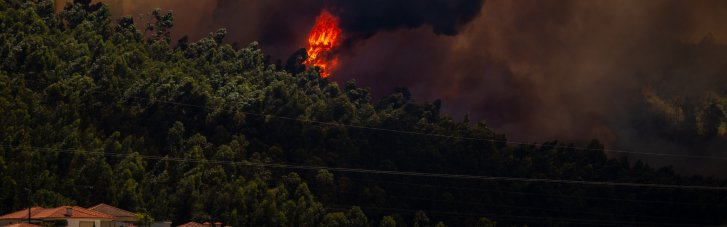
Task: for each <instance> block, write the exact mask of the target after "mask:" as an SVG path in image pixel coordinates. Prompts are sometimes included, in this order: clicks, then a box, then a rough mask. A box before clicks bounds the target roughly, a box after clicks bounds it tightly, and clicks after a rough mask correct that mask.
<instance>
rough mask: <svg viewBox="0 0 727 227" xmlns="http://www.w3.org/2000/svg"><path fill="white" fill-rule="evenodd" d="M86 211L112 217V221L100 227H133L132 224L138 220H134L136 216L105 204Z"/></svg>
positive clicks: (103, 223) (102, 223)
mask: <svg viewBox="0 0 727 227" xmlns="http://www.w3.org/2000/svg"><path fill="white" fill-rule="evenodd" d="M88 209H89V210H93V211H96V212H101V213H104V214H108V215H111V217H113V220H112V221H105V222H101V226H100V227H131V226H134V223H136V222H137V221H139V219H137V218H136V214H134V213H132V212H130V211H127V210H124V209H121V208H118V207H114V206H111V205H108V204H105V203H101V204H98V205H95V206H92V207H89V208H88Z"/></svg>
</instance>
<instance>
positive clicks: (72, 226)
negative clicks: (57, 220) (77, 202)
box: [66, 218, 101, 227]
mask: <svg viewBox="0 0 727 227" xmlns="http://www.w3.org/2000/svg"><path fill="white" fill-rule="evenodd" d="M66 221H67V222H68V226H67V227H101V220H100V219H87V218H69V219H66Z"/></svg>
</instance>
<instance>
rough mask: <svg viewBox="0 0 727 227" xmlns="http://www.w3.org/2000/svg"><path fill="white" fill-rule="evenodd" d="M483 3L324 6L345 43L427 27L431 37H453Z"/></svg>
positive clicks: (389, 1) (377, 0) (377, 1)
mask: <svg viewBox="0 0 727 227" xmlns="http://www.w3.org/2000/svg"><path fill="white" fill-rule="evenodd" d="M483 3H484V0H448V1H442V0H370V1H349V0H331V1H328V2H327V4H326V6H327V8H328V9H329V10H331V11H332V12H333V13H334V14H336V15H337V16H338V17H339V18H340V20H341V25H340V26H341V28H342V29H343V30H344V31H345V32H346V38H347V39H348V40H349V41H355V40H360V39H366V38H369V37H371V36H373V35H375V34H377V33H379V32H381V31H395V30H399V29H411V28H418V27H421V26H423V25H429V26H431V28H432V30H433V31H434V33H435V34H443V35H456V34H457V33H458V32H459V30H460V29H461V28H462V27H463V26H464V25H466V24H467V23H469V22H470V21H472V20H473V19H474V18H475V17H476V16H477V15H478V14H479V12H480V9H481V8H482V5H483Z"/></svg>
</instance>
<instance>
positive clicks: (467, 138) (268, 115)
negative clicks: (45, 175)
mask: <svg viewBox="0 0 727 227" xmlns="http://www.w3.org/2000/svg"><path fill="white" fill-rule="evenodd" d="M26 80H27V79H26ZM31 81H32V80H31ZM47 85H49V84H48V83H46V86H47ZM93 93H104V94H108V95H115V94H112V93H110V92H106V91H94V92H93ZM123 98H130V99H140V100H147V101H151V102H159V103H165V104H171V105H177V106H185V107H192V108H200V109H206V110H213V111H214V110H219V109H222V108H219V109H218V108H212V107H209V106H203V105H196V104H189V103H182V102H174V101H164V100H156V99H155V100H152V99H149V98H144V97H123ZM235 111H237V112H240V113H244V114H247V115H252V116H259V117H271V118H277V119H282V120H288V121H298V122H303V123H312V124H320V125H328V126H339V127H346V128H356V129H364V130H373V131H381V132H389V133H399V134H409V135H418V136H429V137H438V138H445V139H459V140H470V141H484V142H492V143H506V144H512V145H526V146H534V145H536V144H537V143H528V142H521V141H513V140H498V139H490V138H479V137H468V136H454V135H445V134H437V133H425V132H416V131H406V130H397V129H387V128H380V127H372V126H366V125H354V124H344V123H337V122H325V121H316V120H308V119H301V118H293V117H285V116H279V115H273V114H264V113H255V112H249V111H243V110H235ZM543 145H544V144H541V146H543ZM547 146H549V147H551V148H566V149H575V150H583V151H600V152H608V153H621V154H635V155H651V156H659V157H674V158H692V159H711V160H720V161H727V156H713V155H689V154H673V153H656V152H638V151H629V150H624V149H607V148H602V149H597V148H588V147H577V146H567V145H557V144H556V145H547Z"/></svg>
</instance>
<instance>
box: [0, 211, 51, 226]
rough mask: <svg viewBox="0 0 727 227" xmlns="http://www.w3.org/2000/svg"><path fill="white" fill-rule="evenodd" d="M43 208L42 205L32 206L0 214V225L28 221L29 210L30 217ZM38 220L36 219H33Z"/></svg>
mask: <svg viewBox="0 0 727 227" xmlns="http://www.w3.org/2000/svg"><path fill="white" fill-rule="evenodd" d="M41 210H43V208H42V207H33V208H30V209H29V210H28V209H25V210H20V211H16V212H13V213H9V214H5V215H2V216H0V226H6V225H11V224H17V223H21V222H27V221H28V213H29V212H30V214H31V217H32V216H33V215H35V214H37V213H38V212H39V211H41ZM35 221H38V220H35Z"/></svg>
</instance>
